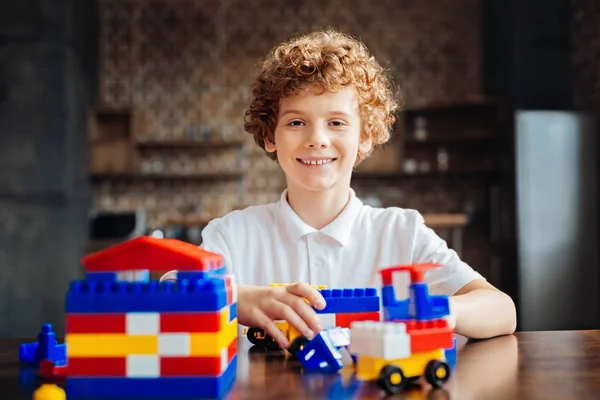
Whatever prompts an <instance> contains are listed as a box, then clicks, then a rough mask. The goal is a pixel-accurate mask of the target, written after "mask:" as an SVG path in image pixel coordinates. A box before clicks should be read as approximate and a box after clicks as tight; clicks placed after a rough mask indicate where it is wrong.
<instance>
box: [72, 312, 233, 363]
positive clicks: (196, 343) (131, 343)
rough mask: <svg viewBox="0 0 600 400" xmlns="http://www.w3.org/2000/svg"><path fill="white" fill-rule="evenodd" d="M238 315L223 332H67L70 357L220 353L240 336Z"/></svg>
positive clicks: (206, 354)
mask: <svg viewBox="0 0 600 400" xmlns="http://www.w3.org/2000/svg"><path fill="white" fill-rule="evenodd" d="M237 327H238V324H237V319H235V320H233V321H232V322H230V323H229V324H228V325H227V326H225V327H224V328H223V329H221V330H220V331H219V332H201V333H186V332H182V333H161V334H158V335H127V334H118V333H116V334H113V333H103V334H89V333H74V334H67V335H66V339H65V340H66V344H67V346H68V347H69V359H72V358H73V357H125V356H128V355H170V356H213V355H220V354H221V350H222V349H223V348H226V347H229V346H230V345H231V342H232V341H233V340H236V339H237Z"/></svg>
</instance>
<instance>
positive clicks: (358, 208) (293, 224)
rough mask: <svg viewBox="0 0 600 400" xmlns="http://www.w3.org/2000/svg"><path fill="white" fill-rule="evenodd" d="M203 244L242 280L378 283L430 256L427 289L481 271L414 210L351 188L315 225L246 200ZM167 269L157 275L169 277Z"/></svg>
mask: <svg viewBox="0 0 600 400" xmlns="http://www.w3.org/2000/svg"><path fill="white" fill-rule="evenodd" d="M201 246H202V248H204V249H206V250H209V251H212V252H216V253H220V254H222V255H223V256H224V259H225V265H226V267H227V270H228V272H229V273H233V274H235V281H236V283H238V284H242V285H269V284H270V283H291V282H307V283H309V284H311V285H327V286H328V287H329V288H332V289H333V288H357V287H375V288H380V286H381V283H380V277H379V274H378V270H379V269H380V268H384V267H389V266H393V265H402V264H416V263H425V262H434V263H439V264H442V265H443V266H442V267H440V268H436V269H434V270H431V271H429V272H427V273H426V274H425V280H426V282H427V283H428V284H429V289H430V292H431V293H432V294H446V295H449V296H450V295H453V294H454V293H456V291H458V290H459V289H460V288H461V287H463V286H464V285H466V284H467V283H469V282H471V281H473V280H475V279H483V277H482V276H481V275H480V274H479V273H478V272H476V271H475V270H473V269H472V268H471V267H470V266H469V265H467V264H466V263H464V262H463V261H461V260H460V259H459V257H458V255H457V254H456V252H455V251H454V250H451V249H449V248H448V247H447V245H446V242H445V241H444V240H442V239H441V238H440V237H439V236H438V235H437V234H436V233H435V232H434V231H433V230H432V229H430V228H428V227H427V226H425V225H424V220H423V217H422V216H421V214H420V213H418V212H417V211H415V210H409V209H402V208H397V207H390V208H373V207H371V206H368V205H364V204H363V203H362V201H361V200H360V199H358V198H357V197H356V194H355V192H354V191H353V190H352V189H350V199H349V202H348V204H347V205H346V207H345V208H344V210H343V211H342V213H341V214H340V215H339V216H338V217H337V218H336V219H335V220H334V221H333V222H331V223H330V224H329V225H327V226H326V227H324V228H323V229H321V230H317V229H314V228H312V227H310V226H309V225H307V224H306V223H304V222H303V221H302V220H301V219H300V217H298V215H297V214H296V213H295V212H294V211H293V210H292V208H291V207H290V205H289V204H288V202H287V190H286V191H284V192H283V193H282V195H281V198H280V200H279V201H278V202H276V203H271V204H266V205H260V206H251V207H248V208H246V209H244V210H238V211H233V212H231V213H229V214H227V215H226V216H224V217H221V218H217V219H214V220H213V221H211V222H210V223H209V224H208V225H207V226H206V227H205V228H204V229H203V231H202V245H201ZM175 276H176V272H175V271H172V272H170V273H168V274H167V275H165V276H164V277H163V279H171V278H175Z"/></svg>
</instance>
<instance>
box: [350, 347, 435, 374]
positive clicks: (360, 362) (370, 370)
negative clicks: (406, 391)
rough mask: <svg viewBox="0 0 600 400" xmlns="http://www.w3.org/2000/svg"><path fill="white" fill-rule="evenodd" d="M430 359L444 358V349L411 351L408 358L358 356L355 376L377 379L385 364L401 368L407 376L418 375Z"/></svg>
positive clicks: (423, 370)
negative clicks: (389, 358)
mask: <svg viewBox="0 0 600 400" xmlns="http://www.w3.org/2000/svg"><path fill="white" fill-rule="evenodd" d="M431 360H445V356H444V349H437V350H433V351H427V352H421V353H413V354H412V355H411V356H410V357H408V358H401V359H395V360H384V359H383V358H373V357H366V356H358V359H357V363H356V376H357V378H358V379H361V380H368V381H372V380H377V379H378V378H379V374H380V373H381V370H382V369H383V367H385V366H386V365H394V366H396V367H399V368H400V369H402V372H403V373H404V375H405V376H406V377H407V378H413V377H418V376H421V375H423V374H424V373H425V367H426V366H427V364H428V363H429V361H431Z"/></svg>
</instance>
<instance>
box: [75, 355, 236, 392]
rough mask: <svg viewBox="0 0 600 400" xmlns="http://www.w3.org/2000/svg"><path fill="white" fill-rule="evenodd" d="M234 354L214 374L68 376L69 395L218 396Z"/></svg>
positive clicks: (227, 385)
mask: <svg viewBox="0 0 600 400" xmlns="http://www.w3.org/2000/svg"><path fill="white" fill-rule="evenodd" d="M236 369H237V356H235V357H234V358H233V359H232V361H231V362H230V363H229V366H228V367H227V369H226V370H225V372H224V373H223V375H221V376H218V377H160V378H88V377H86V378H78V377H77V378H68V379H67V384H66V388H67V390H66V391H67V395H68V396H69V399H85V398H90V397H93V398H111V397H113V398H128V399H158V398H169V399H177V398H195V399H200V398H221V397H224V396H225V395H226V394H227V392H229V390H230V389H231V388H232V387H233V385H234V383H235V377H236Z"/></svg>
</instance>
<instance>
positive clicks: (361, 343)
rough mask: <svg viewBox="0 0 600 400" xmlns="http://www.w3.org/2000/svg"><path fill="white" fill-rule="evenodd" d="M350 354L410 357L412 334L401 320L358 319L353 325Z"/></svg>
mask: <svg viewBox="0 0 600 400" xmlns="http://www.w3.org/2000/svg"><path fill="white" fill-rule="evenodd" d="M350 332H351V339H350V346H349V347H348V349H349V351H350V354H354V355H357V356H367V357H376V358H382V359H385V360H394V359H400V358H407V357H410V355H411V351H410V335H409V334H407V333H406V325H405V324H404V323H401V322H382V321H356V322H353V323H352V325H351V329H350Z"/></svg>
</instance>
